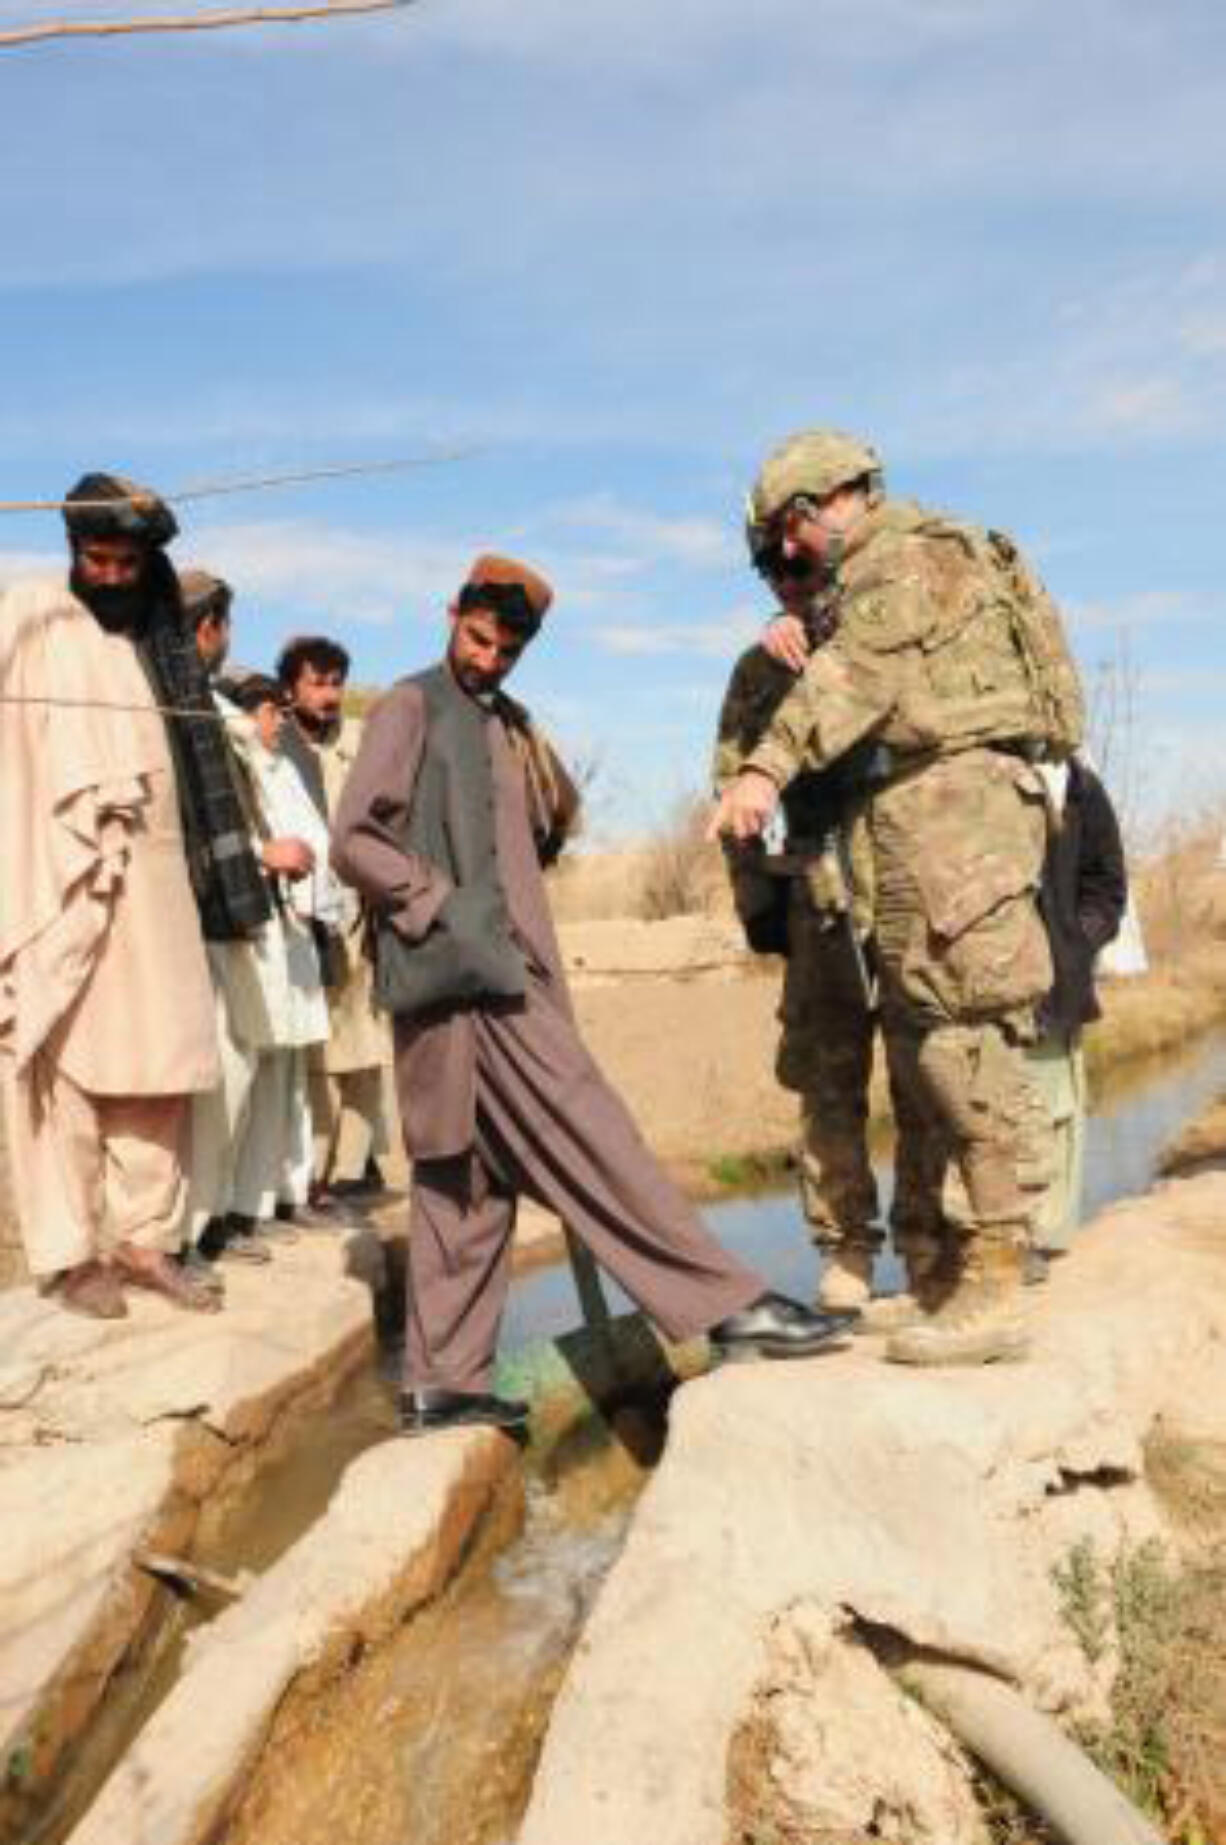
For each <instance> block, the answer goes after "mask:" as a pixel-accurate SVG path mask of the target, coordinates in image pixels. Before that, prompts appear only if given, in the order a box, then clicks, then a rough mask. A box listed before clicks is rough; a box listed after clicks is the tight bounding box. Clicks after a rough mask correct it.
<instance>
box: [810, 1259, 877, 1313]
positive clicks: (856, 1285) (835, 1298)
mask: <svg viewBox="0 0 1226 1845" xmlns="http://www.w3.org/2000/svg"><path fill="white" fill-rule="evenodd" d="M872 1292H873V1251H872V1247H871V1245H869V1244H868V1243H849V1242H844V1243H835V1244H833V1245H831V1246H830V1247H829V1249H828V1253H827V1255H826V1264H825V1267H824V1268H823V1269H822V1279H821V1283H820V1285H819V1287H818V1290H817V1304H818V1306H819V1307H820V1308H821V1309H822V1310H823V1312H826V1313H860V1312H862V1311H863V1310H864V1308H865V1307H867V1306H868V1303H869V1300H870V1299H871V1297H872Z"/></svg>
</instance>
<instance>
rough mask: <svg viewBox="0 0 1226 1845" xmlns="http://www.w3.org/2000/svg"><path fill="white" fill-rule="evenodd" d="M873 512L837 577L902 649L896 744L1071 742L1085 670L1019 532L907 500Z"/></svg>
mask: <svg viewBox="0 0 1226 1845" xmlns="http://www.w3.org/2000/svg"><path fill="white" fill-rule="evenodd" d="M870 517H871V518H872V521H873V526H872V530H871V532H870V533H869V535H868V536H867V539H866V542H865V543H864V544H863V545H862V547H859V548H857V549H855V550H854V551H853V552H852V553H851V554H850V555H849V556H848V558H847V560H846V562H845V564H844V566H843V568H842V571H841V572H840V578H841V584H842V588H843V596H844V606H845V610H846V609H850V608H851V607H853V606H854V607H855V608H856V609H857V610H859V611H860V612H861V613H862V614H863V615H864V616H867V617H868V618H869V622H870V624H871V625H870V626H869V627H868V629H867V632H868V633H870V634H871V641H870V644H871V646H872V647H873V649H874V651H877V652H881V653H884V654H893V655H895V656H896V660H897V665H898V682H899V697H898V700H897V702H896V705H895V707H894V710H893V711H892V713H891V715H890V718H889V720H888V721H887V723H886V725H885V726H884V727H883V729H882V730H881V731H880V732H879V733H878V734H879V736H880V739H881V741H882V742H883V743H885V744H887V745H889V746H890V747H891V748H892V749H893V750H896V751H897V752H898V753H899V754H900V755H910V754H916V753H921V754H922V753H925V752H929V751H931V752H933V753H936V754H948V753H950V752H952V751H957V750H961V749H967V748H972V747H974V746H976V745H979V744H991V743H997V744H999V743H1003V744H1007V745H1011V746H1016V747H1018V748H1020V749H1022V750H1023V751H1024V752H1026V753H1028V754H1032V755H1036V756H1038V755H1046V756H1052V757H1061V756H1066V755H1068V753H1069V752H1070V751H1071V750H1073V749H1075V748H1076V747H1077V745H1078V743H1080V741H1081V740H1082V736H1083V733H1084V707H1083V702H1082V695H1081V687H1080V683H1079V680H1078V676H1077V669H1076V667H1075V665H1074V663H1073V660H1072V657H1071V655H1070V654H1069V650H1068V645H1067V642H1066V640H1065V637H1064V630H1063V626H1062V624H1061V621H1060V616H1059V614H1058V613H1057V611H1056V608H1055V606H1054V604H1053V603H1052V601H1051V598H1050V597H1049V596H1048V595H1047V593H1046V591H1045V590H1044V589H1043V587H1042V585H1041V584H1040V583H1039V582H1038V579H1037V578H1036V577H1035V576H1034V575H1033V574H1032V572H1031V571H1030V570H1029V569H1028V568H1027V566H1026V564H1025V563H1024V562H1023V560H1022V558H1021V557H1020V556H1019V554H1018V552H1017V550H1016V547H1015V546H1014V545H1013V544H1012V542H1011V540H1009V539H1008V538H1006V537H1004V535H1003V534H1001V533H999V532H984V531H981V530H980V529H979V528H978V527H976V526H973V525H969V524H964V523H962V522H960V521H957V520H954V519H950V518H947V517H945V516H944V515H942V514H936V513H929V512H926V511H924V510H923V509H922V508H920V507H917V506H911V505H907V504H905V503H899V502H887V503H886V504H885V505H883V506H881V507H879V508H877V509H876V510H875V511H874V513H873V514H871V515H870ZM869 599H871V601H870V600H869ZM846 618H847V617H846V614H845V616H844V619H846Z"/></svg>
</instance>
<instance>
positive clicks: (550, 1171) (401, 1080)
mask: <svg viewBox="0 0 1226 1845" xmlns="http://www.w3.org/2000/svg"><path fill="white" fill-rule="evenodd" d="M425 735H426V707H425V700H424V697H423V695H422V693H421V691H420V689H419V687H417V686H416V685H413V684H411V683H408V684H404V685H400V686H397V687H395V688H394V689H393V690H392V691H391V692H390V693H389V694H388V696H387V697H386V698H385V699H384V700H383V702H382V703H381V704H380V706H379V707H378V709H377V710H376V711H375V712H374V714H373V715H372V716H371V718H370V719H369V721H368V724H367V734H366V738H365V741H364V743H363V747H362V751H361V754H360V755H359V757H358V760H357V762H356V764H355V765H354V767H353V769H352V771H351V772H350V776H349V780H348V783H347V785H346V788H345V792H344V795H343V796H342V799H341V803H340V809H339V812H338V814H337V816H336V822H335V826H334V831H333V848H332V856H333V863H334V865H335V866H336V868H337V870H338V871H339V872H340V874H341V876H342V877H345V878H347V879H348V880H349V881H350V882H351V883H353V884H355V885H357V887H358V888H359V889H360V890H362V891H364V892H365V894H366V895H367V896H368V897H369V898H371V899H372V900H373V901H374V902H376V903H377V904H378V905H379V906H380V907H381V908H382V909H383V910H384V911H385V912H388V913H390V916H391V919H392V921H393V924H394V925H395V926H396V927H397V928H399V929H400V930H401V931H402V933H403V934H404V935H405V936H406V937H407V938H408V939H409V940H410V941H413V940H420V939H421V938H422V937H424V936H425V934H426V933H427V931H428V930H429V928H430V926H431V924H432V923H433V921H434V919H435V917H436V916H437V915H438V912H439V910H440V909H441V907H442V905H443V904H444V903H445V901H446V899H447V897H448V895H449V894H450V891H451V889H452V886H451V883H450V880H449V879H448V878H447V876H446V874H445V873H444V872H443V871H442V870H440V869H439V867H437V866H436V865H433V864H431V863H430V862H429V861H428V860H426V859H424V858H422V857H421V856H420V855H418V854H415V853H412V852H409V851H406V850H405V848H404V846H403V845H402V843H401V840H402V839H403V837H404V828H405V824H406V821H407V818H408V813H409V809H410V805H411V802H412V798H413V789H414V785H415V783H416V780H417V775H418V771H419V767H420V764H421V760H422V753H423V749H424V745H425ZM485 737H486V743H487V747H488V750H489V765H490V783H489V791H490V795H491V797H492V801H493V811H494V850H495V853H496V855H497V872H498V881H499V883H500V885H501V888H502V895H503V897H504V899H505V904H506V912H507V916H508V918H509V924H510V930H511V936H512V939H513V941H514V943H515V945H516V947H517V948H518V949H519V951H520V953H521V954H522V955H523V958H524V963H525V969H526V974H527V983H526V992H525V994H524V997H523V998H522V999H519V1000H501V1001H493V1002H490V1003H487V1004H479V1005H476V1006H471V1005H456V1006H451V1007H447V1006H440V1007H437V1008H435V1009H434V1010H433V1011H432V1012H431V1013H430V1014H428V1015H419V1016H415V1017H398V1018H397V1020H396V1034H395V1042H396V1078H397V1088H398V1090H399V1097H400V1105H401V1112H402V1117H403V1121H404V1129H405V1141H406V1144H407V1146H408V1149H409V1152H410V1153H411V1154H412V1155H413V1157H414V1172H413V1202H412V1229H411V1234H410V1236H409V1273H410V1280H411V1286H410V1288H409V1290H408V1324H407V1328H406V1334H407V1336H406V1345H405V1370H406V1382H407V1383H408V1384H409V1385H410V1386H411V1387H417V1386H421V1385H426V1384H436V1385H444V1386H446V1387H448V1388H453V1389H460V1390H478V1391H479V1390H484V1389H487V1388H488V1386H489V1380H490V1375H491V1367H492V1363H493V1356H494V1350H495V1346H496V1341H497V1332H498V1323H499V1320H500V1317H501V1312H502V1304H503V1301H504V1299H505V1296H506V1289H507V1283H508V1275H509V1270H508V1264H507V1252H508V1249H509V1245H510V1233H511V1228H512V1225H513V1222H514V1200H515V1198H516V1196H517V1195H518V1194H519V1193H520V1192H526V1193H527V1194H528V1195H529V1196H530V1197H533V1198H535V1199H536V1200H537V1201H538V1202H540V1203H542V1204H544V1205H545V1206H546V1207H547V1208H549V1209H550V1210H552V1211H554V1212H556V1213H557V1215H558V1216H559V1217H561V1219H562V1220H563V1222H564V1223H565V1224H566V1225H567V1227H568V1229H570V1230H571V1231H572V1232H573V1233H574V1234H575V1235H576V1236H577V1237H579V1239H580V1240H581V1241H582V1242H584V1243H585V1244H586V1245H587V1246H588V1248H589V1249H590V1250H591V1252H592V1254H593V1255H594V1256H595V1258H596V1260H597V1262H599V1263H600V1264H601V1265H602V1266H603V1267H605V1268H607V1269H608V1270H609V1271H610V1273H611V1274H613V1275H614V1276H615V1277H616V1279H617V1280H618V1281H619V1282H620V1284H621V1285H622V1287H623V1288H624V1289H625V1290H626V1292H627V1293H628V1294H629V1295H630V1297H631V1299H633V1300H635V1301H636V1302H637V1303H638V1304H639V1305H640V1306H641V1307H643V1308H644V1309H645V1310H646V1311H647V1312H648V1313H649V1314H650V1315H651V1316H652V1318H653V1319H654V1320H655V1321H656V1322H657V1323H658V1324H659V1325H660V1326H661V1327H663V1329H664V1331H665V1332H666V1333H667V1334H668V1335H669V1336H670V1337H672V1338H679V1339H680V1338H689V1337H690V1336H692V1335H693V1334H695V1333H698V1332H701V1331H703V1330H705V1329H706V1328H707V1327H709V1326H711V1325H713V1324H714V1323H715V1322H716V1321H718V1320H720V1319H722V1318H724V1316H725V1315H727V1314H730V1313H734V1312H736V1311H737V1310H738V1309H740V1308H742V1307H744V1306H746V1305H748V1303H749V1302H750V1301H751V1300H753V1299H754V1298H755V1297H756V1296H757V1295H759V1294H761V1292H762V1291H763V1287H764V1283H763V1281H762V1279H761V1277H760V1276H758V1275H756V1274H754V1273H753V1271H752V1270H750V1269H747V1268H745V1267H743V1266H742V1264H741V1263H739V1262H737V1261H736V1260H735V1258H733V1257H732V1256H730V1255H728V1254H727V1253H726V1251H724V1250H723V1249H721V1247H720V1245H719V1244H718V1243H717V1242H716V1241H715V1239H714V1238H713V1237H712V1236H711V1235H710V1234H709V1232H708V1231H707V1230H706V1228H705V1227H704V1225H703V1224H702V1222H701V1220H700V1219H699V1217H698V1216H697V1213H696V1212H695V1211H694V1210H693V1208H692V1206H691V1205H690V1204H689V1203H688V1202H687V1200H686V1199H685V1198H684V1197H682V1195H681V1193H680V1192H679V1191H678V1190H677V1188H676V1186H675V1185H673V1183H672V1182H671V1180H670V1179H669V1178H668V1177H667V1175H666V1174H665V1173H664V1172H663V1171H662V1169H661V1168H660V1166H659V1165H658V1163H657V1162H656V1161H655V1159H653V1157H652V1155H651V1153H650V1152H649V1150H648V1149H647V1147H646V1146H645V1145H644V1143H643V1140H642V1138H641V1136H640V1135H639V1133H638V1130H637V1128H636V1127H635V1125H634V1122H633V1120H632V1119H631V1117H630V1114H629V1112H628V1110H627V1109H626V1107H625V1105H624V1104H623V1103H622V1101H621V1100H620V1098H619V1097H618V1096H617V1095H616V1094H615V1093H614V1091H613V1090H612V1089H611V1088H610V1087H609V1085H608V1083H607V1082H606V1081H605V1079H604V1077H603V1076H602V1074H601V1072H600V1070H599V1069H598V1068H597V1066H596V1063H595V1061H594V1060H593V1058H592V1056H591V1054H590V1053H589V1052H588V1050H587V1049H586V1047H585V1046H584V1044H583V1041H582V1039H581V1038H580V1036H579V1033H578V1030H577V1028H576V1026H575V1022H574V1017H573V1013H572V1010H571V1004H570V996H569V993H568V992H567V988H566V980H565V976H564V974H563V971H562V964H561V957H560V955H559V953H558V944H557V938H556V936H555V934H554V928H553V921H552V918H551V916H550V914H549V907H548V902H547V899H546V896H545V886H544V880H543V878H542V876H541V869H540V864H539V861H538V857H537V849H536V843H535V840H534V837H533V832H532V827H531V824H530V822H529V816H528V803H527V795H526V789H525V780H524V768H523V765H522V760H521V758H520V757H519V756H518V755H517V754H516V753H515V752H514V750H513V748H512V745H511V743H510V741H509V738H508V734H507V731H506V729H505V728H504V725H503V723H502V721H501V719H500V718H499V717H498V716H496V715H494V714H493V713H491V714H490V716H489V719H488V721H487V723H486V726H485ZM472 798H473V799H476V800H480V799H483V798H484V789H483V788H481V787H480V786H478V787H474V789H473V790H472Z"/></svg>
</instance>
